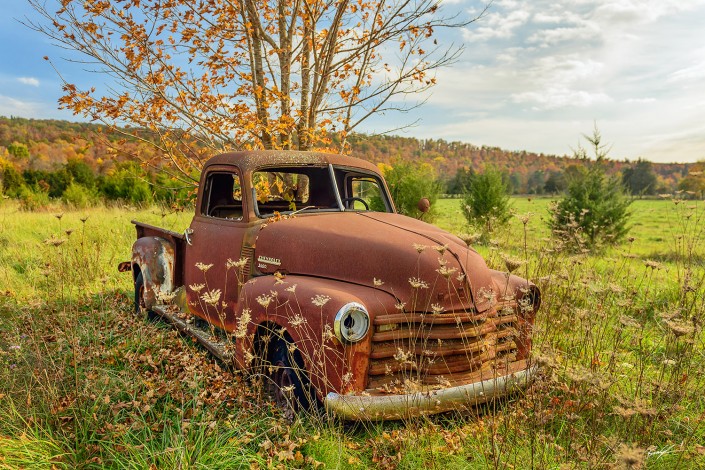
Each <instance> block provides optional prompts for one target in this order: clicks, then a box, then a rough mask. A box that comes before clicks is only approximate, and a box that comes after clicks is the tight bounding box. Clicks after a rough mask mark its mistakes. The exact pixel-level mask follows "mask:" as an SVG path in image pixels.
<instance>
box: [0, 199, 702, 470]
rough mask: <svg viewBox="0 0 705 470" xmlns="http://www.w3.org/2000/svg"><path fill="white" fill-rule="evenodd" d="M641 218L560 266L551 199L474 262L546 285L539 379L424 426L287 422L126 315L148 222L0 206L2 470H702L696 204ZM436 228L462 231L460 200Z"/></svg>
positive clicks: (644, 205)
mask: <svg viewBox="0 0 705 470" xmlns="http://www.w3.org/2000/svg"><path fill="white" fill-rule="evenodd" d="M677 202H678V203H676V202H674V201H672V200H657V201H656V200H651V201H636V202H635V203H634V204H633V205H632V211H633V217H632V230H631V232H630V236H631V237H633V239H630V240H627V241H625V242H624V243H623V244H621V245H619V246H617V247H614V248H610V249H607V250H604V251H602V252H599V253H581V254H577V255H576V254H571V253H569V252H566V251H564V250H561V249H559V247H558V246H557V245H556V242H555V241H554V240H552V239H551V237H550V233H549V231H548V229H547V228H546V224H545V221H544V219H545V218H546V217H547V216H548V212H547V208H548V204H549V200H547V199H531V200H529V199H527V198H515V199H513V206H514V210H515V212H516V214H517V217H513V218H512V220H511V222H510V224H509V226H508V227H506V228H503V229H501V230H498V231H496V232H495V233H493V234H492V235H491V236H490V239H489V241H488V242H487V243H486V244H484V245H479V246H477V249H478V251H480V252H481V253H482V254H483V255H484V256H485V257H486V259H487V261H488V264H490V266H492V267H494V268H497V269H502V270H504V269H505V268H504V259H506V258H507V257H512V258H518V259H520V260H522V263H523V264H522V266H521V267H520V268H519V270H518V271H519V274H521V275H523V276H525V277H529V278H530V279H532V280H534V281H535V282H537V284H539V286H540V287H541V289H542V292H543V304H542V307H541V310H540V312H539V316H538V320H537V328H536V332H535V342H534V345H535V346H534V347H535V354H534V356H535V360H536V362H537V363H539V364H540V365H541V371H542V372H541V377H540V378H539V380H538V381H537V382H536V383H535V384H534V385H533V386H532V387H531V388H529V389H528V390H527V391H526V393H524V394H522V395H521V396H518V397H514V398H512V399H510V400H503V401H501V402H495V403H493V404H490V405H487V406H484V407H480V408H477V409H474V410H470V411H467V412H464V413H451V414H446V415H442V416H438V417H434V418H430V419H417V420H411V421H407V422H393V423H383V424H379V423H360V424H355V425H350V424H343V423H339V422H335V421H322V420H321V419H318V418H315V417H302V418H301V419H299V420H297V421H296V422H294V423H288V422H287V421H286V420H285V419H284V418H283V417H282V416H281V415H280V413H279V412H278V410H276V409H274V408H273V407H272V406H271V405H270V404H269V403H268V402H267V400H266V399H264V398H262V396H261V394H257V393H255V392H254V391H253V390H252V389H251V388H250V387H249V386H248V385H247V384H246V383H245V380H244V379H243V378H242V377H241V376H239V375H237V374H233V373H232V372H230V371H229V370H226V369H224V368H223V367H221V366H220V365H219V364H218V363H217V362H215V361H214V360H212V359H211V358H210V357H209V356H208V355H207V354H205V353H204V352H203V351H202V350H201V349H200V348H199V347H197V346H196V345H194V344H193V342H192V341H191V340H188V339H184V338H182V337H180V336H178V335H176V334H175V333H174V332H173V331H171V330H170V329H169V328H168V327H166V326H164V325H160V324H152V323H149V322H147V321H145V320H144V319H141V318H137V317H136V316H135V315H134V314H133V313H132V295H133V293H132V290H131V289H132V286H131V278H130V276H129V274H120V273H117V270H116V265H117V263H118V262H119V261H124V260H126V259H128V258H129V254H130V245H131V243H132V241H133V239H134V228H133V226H132V225H131V224H130V220H131V219H139V220H143V221H146V222H150V223H154V224H156V225H160V226H164V227H167V228H170V229H172V230H176V231H181V230H183V229H184V228H185V227H186V226H187V225H188V222H189V220H190V214H189V213H178V214H165V213H162V212H161V211H160V210H159V209H157V208H152V209H146V210H139V211H136V210H134V209H129V208H102V207H101V208H92V209H86V210H82V211H78V212H76V211H71V210H68V209H66V208H62V207H60V206H57V207H56V208H55V209H53V210H50V211H47V212H39V213H25V212H20V211H18V208H17V206H16V205H15V204H14V203H13V202H11V201H4V202H3V203H2V205H0V283H1V284H0V286H1V287H0V469H4V468H24V467H27V468H48V469H49V468H104V467H112V468H135V469H138V468H165V469H171V468H238V467H255V468H257V467H261V468H267V467H275V468H276V467H282V468H367V467H378V468H444V469H451V468H493V469H498V468H508V469H509V468H512V469H514V468H516V469H523V468H546V469H553V468H583V467H585V468H615V467H616V468H703V467H705V446H704V445H703V443H705V423H704V422H703V421H704V420H705V344H704V340H705V337H704V335H703V321H704V320H705V240H704V238H705V233H704V232H705V205H703V203H702V202H693V201H682V202H681V201H677ZM438 204H439V206H440V209H441V210H440V211H439V212H440V213H441V214H442V215H441V216H440V217H439V219H438V220H437V221H436V224H437V225H439V226H441V227H442V228H445V229H447V230H450V231H452V232H454V233H473V232H474V229H473V228H472V227H468V226H467V224H466V222H465V220H464V218H463V217H462V214H461V212H460V201H459V200H451V199H447V200H441V201H439V203H438Z"/></svg>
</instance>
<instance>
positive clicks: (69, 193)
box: [62, 183, 95, 209]
mask: <svg viewBox="0 0 705 470" xmlns="http://www.w3.org/2000/svg"><path fill="white" fill-rule="evenodd" d="M62 199H63V200H64V202H65V203H66V204H68V205H70V206H73V207H75V208H76V209H85V208H86V207H88V206H92V205H94V204H95V196H94V195H93V193H92V192H91V191H90V190H89V189H87V188H86V187H84V186H82V185H80V184H78V183H71V184H70V185H69V187H68V188H66V191H64V194H63V196H62Z"/></svg>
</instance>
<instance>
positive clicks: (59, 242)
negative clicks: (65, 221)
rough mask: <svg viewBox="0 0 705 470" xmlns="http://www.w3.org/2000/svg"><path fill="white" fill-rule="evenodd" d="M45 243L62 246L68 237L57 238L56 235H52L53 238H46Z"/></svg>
mask: <svg viewBox="0 0 705 470" xmlns="http://www.w3.org/2000/svg"><path fill="white" fill-rule="evenodd" d="M44 243H45V244H46V245H50V246H61V245H63V244H64V243H66V239H65V238H56V237H55V236H53V235H52V236H51V238H47V239H46V240H44Z"/></svg>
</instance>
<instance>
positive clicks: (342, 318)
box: [333, 302, 370, 344]
mask: <svg viewBox="0 0 705 470" xmlns="http://www.w3.org/2000/svg"><path fill="white" fill-rule="evenodd" d="M333 328H334V330H335V336H337V337H338V339H339V340H340V341H341V342H343V343H346V344H349V343H357V342H358V341H360V340H361V339H362V338H364V337H365V335H366V334H367V331H368V330H369V329H370V314H369V313H367V309H366V308H365V307H364V305H362V304H359V303H357V302H350V303H348V304H345V305H343V306H342V307H341V308H340V310H338V314H337V315H336V316H335V323H334V324H333Z"/></svg>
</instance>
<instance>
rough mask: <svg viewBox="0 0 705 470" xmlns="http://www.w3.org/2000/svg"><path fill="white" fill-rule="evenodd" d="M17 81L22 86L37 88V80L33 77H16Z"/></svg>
mask: <svg viewBox="0 0 705 470" xmlns="http://www.w3.org/2000/svg"><path fill="white" fill-rule="evenodd" d="M17 81H18V82H20V83H22V84H24V85H31V86H36V87H38V86H39V80H38V79H36V78H34V77H18V78H17Z"/></svg>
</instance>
